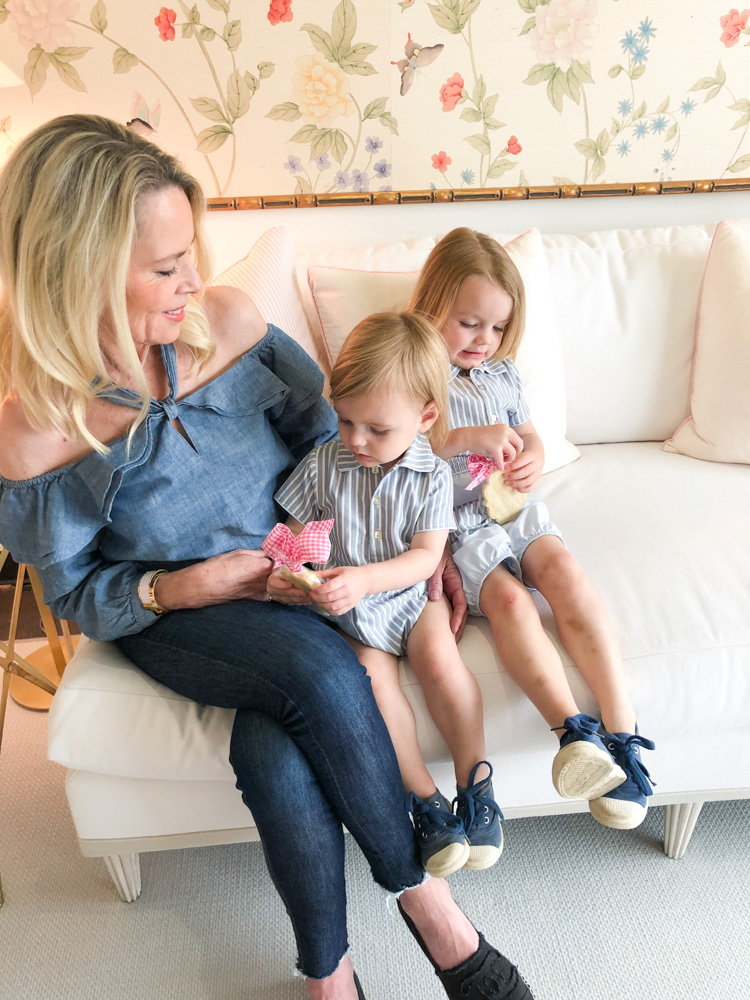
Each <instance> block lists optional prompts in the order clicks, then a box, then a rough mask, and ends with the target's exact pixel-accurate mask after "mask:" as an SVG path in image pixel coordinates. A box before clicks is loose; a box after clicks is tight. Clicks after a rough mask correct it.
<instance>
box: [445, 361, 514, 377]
mask: <svg viewBox="0 0 750 1000" xmlns="http://www.w3.org/2000/svg"><path fill="white" fill-rule="evenodd" d="M504 371H505V361H504V360H500V359H499V358H487V360H486V361H483V362H482V363H481V365H476V366H475V367H474V368H459V367H458V365H451V373H450V377H449V379H448V381H449V382H452V381H453V379H454V378H456V376H457V375H460V374H461V373H462V372H463V373H465V374H466V375H469V373H470V372H486V373H487V374H488V375H498V374H499V373H500V372H504Z"/></svg>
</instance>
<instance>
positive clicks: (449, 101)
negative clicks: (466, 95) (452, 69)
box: [440, 73, 464, 111]
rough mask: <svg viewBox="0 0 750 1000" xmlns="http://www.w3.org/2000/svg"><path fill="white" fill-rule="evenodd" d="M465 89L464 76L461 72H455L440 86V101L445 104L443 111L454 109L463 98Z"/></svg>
mask: <svg viewBox="0 0 750 1000" xmlns="http://www.w3.org/2000/svg"><path fill="white" fill-rule="evenodd" d="M463 89H464V78H463V77H462V76H461V74H460V73H454V74H453V76H450V77H448V79H447V80H446V81H445V83H444V84H443V86H442V87H441V88H440V103H441V104H442V105H443V111H453V109H454V108H455V106H456V105H457V104H458V102H459V101H460V100H461V93H462V91H463Z"/></svg>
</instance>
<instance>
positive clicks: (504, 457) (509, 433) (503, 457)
mask: <svg viewBox="0 0 750 1000" xmlns="http://www.w3.org/2000/svg"><path fill="white" fill-rule="evenodd" d="M470 440H471V450H472V451H474V452H475V453H476V454H478V455H486V456H487V458H493V459H494V460H495V461H496V462H497V464H498V465H499V466H500V468H503V466H504V465H505V464H506V463H507V462H512V461H513V460H514V459H515V458H517V457H518V455H520V454H521V452H522V451H523V438H522V437H521V435H520V434H518V433H517V432H516V431H515V430H514V429H513V428H512V427H509V426H508V425H507V424H490V426H489V427H472V428H471V438H470Z"/></svg>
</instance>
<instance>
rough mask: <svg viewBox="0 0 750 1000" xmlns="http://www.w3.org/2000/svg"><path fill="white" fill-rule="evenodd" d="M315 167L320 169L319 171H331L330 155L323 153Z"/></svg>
mask: <svg viewBox="0 0 750 1000" xmlns="http://www.w3.org/2000/svg"><path fill="white" fill-rule="evenodd" d="M315 166H316V167H317V168H318V170H330V169H331V161H330V159H329V158H328V153H323V155H322V156H319V157H318V158H317V160H316V161H315Z"/></svg>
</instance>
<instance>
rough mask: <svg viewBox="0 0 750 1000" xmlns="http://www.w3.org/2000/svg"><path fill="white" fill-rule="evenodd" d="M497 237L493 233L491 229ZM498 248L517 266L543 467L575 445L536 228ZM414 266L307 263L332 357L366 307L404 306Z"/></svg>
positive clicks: (525, 376) (561, 461) (563, 460)
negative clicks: (567, 434) (399, 268)
mask: <svg viewBox="0 0 750 1000" xmlns="http://www.w3.org/2000/svg"><path fill="white" fill-rule="evenodd" d="M494 238H496V239H497V235H494ZM505 247H506V249H507V251H508V253H509V254H510V256H511V257H512V258H513V261H514V263H515V264H516V266H517V267H518V269H519V271H520V273H521V277H522V278H523V282H524V286H525V289H526V297H527V303H528V312H527V317H526V330H525V333H524V338H523V342H522V345H521V349H520V351H519V355H518V368H519V371H520V374H521V378H522V380H523V384H524V392H525V394H526V399H527V402H528V404H529V407H530V409H531V419H532V421H533V423H534V425H535V427H536V429H537V431H538V432H539V435H540V437H541V438H542V441H543V443H544V451H545V462H544V471H545V472H550V471H552V470H553V469H557V468H560V467H561V466H562V465H566V464H567V463H568V462H572V461H575V459H576V458H577V457H578V451H577V449H576V448H575V446H574V445H572V444H571V443H570V442H569V441H567V440H566V439H565V419H566V400H565V377H564V373H563V365H562V356H561V352H560V345H559V342H558V339H557V333H556V324H555V313H554V309H553V305H552V302H551V300H550V295H549V277H548V272H547V263H546V258H545V255H544V250H543V247H542V241H541V237H540V234H539V233H538V231H537V230H534V229H531V230H529V231H528V232H526V233H523V234H522V235H521V236H518V237H516V238H514V239H512V240H511V241H510V242H508V243H506V244H505ZM427 253H428V250H427V248H424V249H420V250H417V251H415V250H414V249H410V250H409V251H406V252H405V253H404V254H401V255H399V254H398V253H394V252H393V251H391V252H390V254H389V255H387V256H385V255H382V256H381V257H380V258H379V261H380V262H383V263H385V261H386V260H388V261H389V262H390V263H391V265H393V264H394V263H395V262H396V261H397V260H398V259H399V256H400V257H401V259H403V257H404V256H406V255H408V257H409V259H410V261H413V259H414V257H415V256H416V255H423V257H424V258H425V259H426V257H427ZM418 274H419V268H418V267H416V268H415V267H414V264H413V263H412V264H411V268H410V269H409V270H404V271H399V272H392V271H390V270H389V269H388V268H386V267H383V268H382V269H379V270H375V269H372V268H370V269H366V270H359V269H352V268H348V267H347V268H345V267H332V266H320V265H315V266H311V267H310V268H309V270H308V281H309V284H310V289H311V293H312V297H313V300H314V303H315V309H316V313H317V316H318V320H319V322H320V327H321V330H322V332H323V337H324V340H325V343H326V345H327V348H328V352H329V355H330V357H331V360H332V361H335V359H336V356H337V354H338V351H339V350H340V348H341V345H342V344H343V342H344V340H345V339H346V337H347V336H348V334H349V332H350V331H351V330H352V329H353V328H354V327H355V326H356V325H357V323H359V322H360V321H361V320H363V319H364V318H365V317H366V316H369V315H370V314H371V313H373V312H382V311H387V310H394V309H395V310H400V309H404V308H405V307H406V305H407V303H408V301H409V298H410V297H411V293H412V292H413V290H414V287H415V285H416V282H417V278H418Z"/></svg>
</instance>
